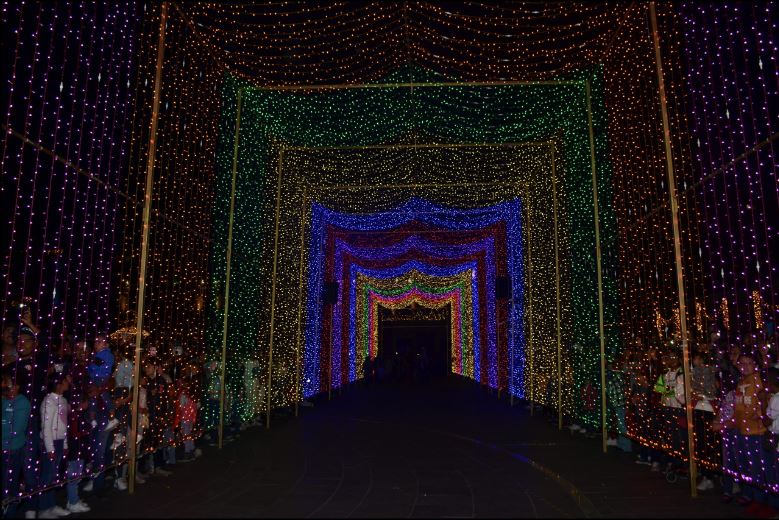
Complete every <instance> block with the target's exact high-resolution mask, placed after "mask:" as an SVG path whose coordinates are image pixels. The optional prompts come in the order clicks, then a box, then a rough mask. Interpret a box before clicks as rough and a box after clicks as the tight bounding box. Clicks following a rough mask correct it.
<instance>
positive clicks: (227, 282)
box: [217, 88, 243, 450]
mask: <svg viewBox="0 0 779 520" xmlns="http://www.w3.org/2000/svg"><path fill="white" fill-rule="evenodd" d="M242 94H243V89H240V88H239V89H238V102H237V107H236V112H235V139H234V142H233V172H232V173H233V178H232V185H231V187H230V220H229V222H228V225H227V268H226V270H225V297H224V299H225V306H224V320H223V322H222V357H221V359H222V361H221V363H220V364H219V379H220V381H219V431H218V439H219V440H218V442H217V445H218V447H219V449H220V450H221V449H222V445H223V439H224V408H225V392H226V388H225V378H226V372H227V321H228V317H229V314H230V270H231V268H232V259H233V221H234V218H235V180H236V177H237V175H238V147H239V144H238V141H239V137H240V131H241V107H242V102H243V97H242Z"/></svg>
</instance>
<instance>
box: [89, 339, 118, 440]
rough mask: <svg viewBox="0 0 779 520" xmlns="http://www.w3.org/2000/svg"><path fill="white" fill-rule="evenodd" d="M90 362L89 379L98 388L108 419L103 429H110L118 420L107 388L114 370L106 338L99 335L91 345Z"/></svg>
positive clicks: (114, 426)
mask: <svg viewBox="0 0 779 520" xmlns="http://www.w3.org/2000/svg"><path fill="white" fill-rule="evenodd" d="M92 348H93V355H92V362H91V363H90V364H89V367H88V372H89V381H90V383H91V384H93V385H95V386H97V387H98V388H100V397H101V399H102V400H103V403H105V406H106V409H107V410H108V416H109V421H108V422H107V423H106V424H105V425H104V428H105V431H111V430H113V429H114V428H116V427H117V425H118V424H119V421H118V420H117V419H116V418H115V417H114V415H115V411H116V410H115V406H114V401H113V399H112V398H111V393H110V392H109V390H108V383H109V380H110V379H111V374H113V371H114V355H113V353H111V349H110V348H109V346H108V338H106V336H104V335H102V334H101V335H99V336H97V337H96V338H95V343H94V345H93V347H92Z"/></svg>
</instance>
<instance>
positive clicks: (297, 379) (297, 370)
mask: <svg viewBox="0 0 779 520" xmlns="http://www.w3.org/2000/svg"><path fill="white" fill-rule="evenodd" d="M307 206H308V192H307V190H306V185H305V184H304V185H303V204H302V205H301V207H300V274H299V276H298V339H297V343H296V344H297V349H296V350H295V417H297V416H298V408H299V405H300V400H301V399H302V398H303V392H302V390H301V389H300V350H301V347H302V345H301V343H302V328H303V261H304V259H305V255H304V252H305V248H306V239H305V236H306V222H305V218H306V208H307Z"/></svg>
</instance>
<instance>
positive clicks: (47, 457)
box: [38, 372, 70, 518]
mask: <svg viewBox="0 0 779 520" xmlns="http://www.w3.org/2000/svg"><path fill="white" fill-rule="evenodd" d="M69 384H70V379H69V378H68V377H67V376H66V375H65V374H62V373H56V372H55V373H54V374H53V375H52V378H51V379H50V380H49V390H50V392H49V393H48V394H47V395H46V397H45V398H44V400H43V404H42V405H41V435H42V437H43V454H42V457H41V458H42V459H43V471H42V473H41V487H42V488H46V487H48V486H51V485H52V484H53V483H54V482H55V481H56V480H57V473H58V470H59V466H60V463H61V462H62V458H63V457H64V456H65V454H66V453H67V451H68V415H69V413H70V405H69V404H68V400H67V399H65V397H64V395H63V394H64V393H65V392H67V391H68V387H69ZM54 500H55V496H54V490H53V489H50V490H48V491H45V492H43V493H42V494H41V497H40V499H39V502H38V518H59V517H60V516H67V515H69V514H70V511H68V510H67V509H65V508H63V507H60V506H58V505H56V503H55V501H54Z"/></svg>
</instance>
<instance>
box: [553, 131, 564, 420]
mask: <svg viewBox="0 0 779 520" xmlns="http://www.w3.org/2000/svg"><path fill="white" fill-rule="evenodd" d="M550 153H551V158H552V208H553V216H554V274H555V296H556V301H557V304H556V306H557V310H556V313H557V317H556V323H557V429H558V430H562V429H563V386H562V385H563V373H562V372H563V371H562V366H563V361H562V338H561V336H560V334H561V333H560V320H561V317H560V247H559V238H558V225H557V168H556V167H555V153H554V144H551V145H550Z"/></svg>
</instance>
